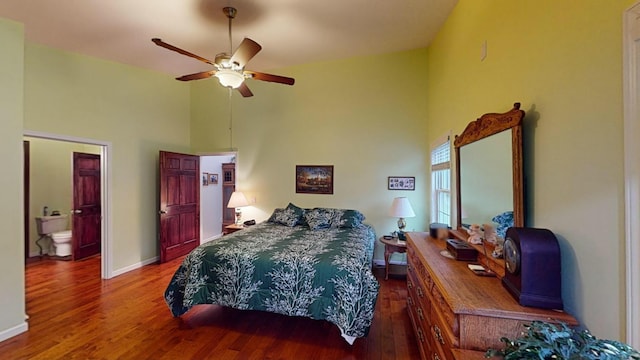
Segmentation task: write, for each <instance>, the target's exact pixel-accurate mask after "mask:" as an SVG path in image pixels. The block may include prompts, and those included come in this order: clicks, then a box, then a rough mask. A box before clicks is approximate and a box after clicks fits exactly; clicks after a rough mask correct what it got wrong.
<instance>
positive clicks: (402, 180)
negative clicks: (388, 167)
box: [387, 176, 416, 190]
mask: <svg viewBox="0 0 640 360" xmlns="http://www.w3.org/2000/svg"><path fill="white" fill-rule="evenodd" d="M387 189H389V190H415V189H416V178H415V176H389V177H388V181H387Z"/></svg>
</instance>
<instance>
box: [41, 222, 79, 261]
mask: <svg viewBox="0 0 640 360" xmlns="http://www.w3.org/2000/svg"><path fill="white" fill-rule="evenodd" d="M67 220H68V219H67V215H56V216H39V217H36V225H37V228H38V234H40V236H41V239H42V237H49V238H50V239H51V240H52V244H53V246H54V248H55V255H56V256H69V255H71V238H72V234H71V230H67ZM39 240H40V239H39ZM36 244H38V242H37V241H36ZM38 246H40V245H39V244H38Z"/></svg>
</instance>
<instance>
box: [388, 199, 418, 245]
mask: <svg viewBox="0 0 640 360" xmlns="http://www.w3.org/2000/svg"><path fill="white" fill-rule="evenodd" d="M389 215H390V216H393V217H397V218H398V230H399V231H398V239H400V240H404V239H405V237H404V228H405V227H406V226H407V222H406V221H405V220H404V218H408V217H414V216H416V213H415V212H413V208H412V207H411V203H410V202H409V199H407V198H406V197H404V196H401V197H397V198H395V199H393V203H391V209H389Z"/></svg>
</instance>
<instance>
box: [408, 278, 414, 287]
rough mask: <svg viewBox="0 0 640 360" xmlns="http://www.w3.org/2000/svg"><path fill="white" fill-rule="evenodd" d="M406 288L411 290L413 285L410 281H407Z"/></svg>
mask: <svg viewBox="0 0 640 360" xmlns="http://www.w3.org/2000/svg"><path fill="white" fill-rule="evenodd" d="M407 287H408V288H409V289H413V283H412V282H411V280H409V279H407Z"/></svg>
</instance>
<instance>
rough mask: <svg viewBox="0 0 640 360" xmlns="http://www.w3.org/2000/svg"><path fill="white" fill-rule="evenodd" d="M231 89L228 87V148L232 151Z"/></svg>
mask: <svg viewBox="0 0 640 360" xmlns="http://www.w3.org/2000/svg"><path fill="white" fill-rule="evenodd" d="M232 93H233V89H232V88H229V150H230V151H233V106H232V104H231V94H232Z"/></svg>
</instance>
